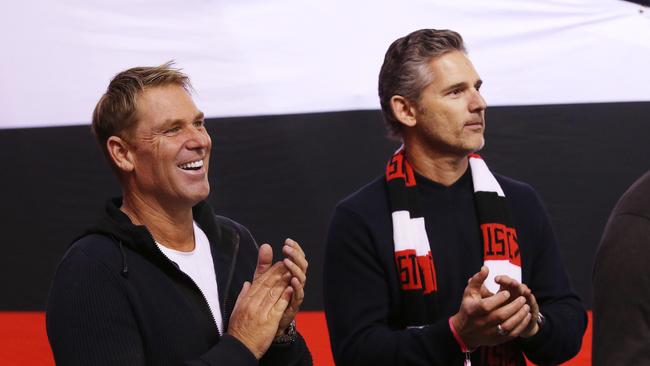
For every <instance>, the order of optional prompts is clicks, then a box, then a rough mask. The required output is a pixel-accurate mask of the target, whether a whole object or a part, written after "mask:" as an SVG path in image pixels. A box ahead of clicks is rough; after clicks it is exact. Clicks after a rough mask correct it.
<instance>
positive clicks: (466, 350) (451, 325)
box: [449, 317, 474, 366]
mask: <svg viewBox="0 0 650 366" xmlns="http://www.w3.org/2000/svg"><path fill="white" fill-rule="evenodd" d="M449 329H451V334H453V335H454V338H455V339H456V343H458V345H459V346H460V350H461V351H462V352H463V353H464V354H465V362H464V363H463V364H464V365H465V366H472V357H471V355H470V352H472V351H474V350H470V349H469V348H467V345H466V344H465V342H463V340H462V339H461V338H460V335H458V332H457V331H456V328H454V322H452V321H451V317H449Z"/></svg>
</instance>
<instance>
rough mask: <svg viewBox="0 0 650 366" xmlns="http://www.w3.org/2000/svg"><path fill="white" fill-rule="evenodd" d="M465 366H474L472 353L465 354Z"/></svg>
mask: <svg viewBox="0 0 650 366" xmlns="http://www.w3.org/2000/svg"><path fill="white" fill-rule="evenodd" d="M463 365H464V366H472V355H471V353H469V351H468V352H465V362H464V363H463Z"/></svg>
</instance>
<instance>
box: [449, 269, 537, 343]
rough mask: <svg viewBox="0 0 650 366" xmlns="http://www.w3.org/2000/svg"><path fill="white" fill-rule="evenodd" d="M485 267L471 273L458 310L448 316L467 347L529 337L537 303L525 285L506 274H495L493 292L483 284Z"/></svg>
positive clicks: (533, 323) (531, 334) (533, 333)
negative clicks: (495, 289) (495, 284)
mask: <svg viewBox="0 0 650 366" xmlns="http://www.w3.org/2000/svg"><path fill="white" fill-rule="evenodd" d="M487 277H488V268H487V267H485V266H483V267H481V270H480V271H479V272H478V273H476V274H475V275H474V276H472V277H471V278H470V279H469V281H468V283H467V287H465V291H464V292H463V299H462V302H461V305H460V309H459V311H458V313H456V314H455V315H453V316H452V317H451V318H450V320H451V322H452V323H453V326H454V328H455V329H456V331H457V332H458V336H460V338H461V339H462V340H463V342H464V343H465V344H466V345H467V347H468V348H469V349H475V348H477V347H480V346H493V345H497V344H501V343H504V342H507V341H509V340H512V339H514V338H516V337H522V338H530V337H532V336H534V335H535V334H536V333H537V331H538V330H539V325H538V322H537V319H538V318H539V317H540V314H539V305H538V304H537V300H536V299H535V296H534V295H533V293H532V291H531V290H530V289H529V288H528V286H526V285H524V284H522V283H519V282H518V281H516V280H514V279H512V278H510V277H508V276H496V277H495V278H494V281H495V282H496V283H497V284H499V285H500V286H501V287H500V289H499V291H497V293H496V294H494V293H492V292H490V291H489V290H488V289H487V287H485V284H484V282H485V280H486V279H487Z"/></svg>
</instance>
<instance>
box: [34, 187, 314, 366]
mask: <svg viewBox="0 0 650 366" xmlns="http://www.w3.org/2000/svg"><path fill="white" fill-rule="evenodd" d="M120 205H121V202H120V200H119V199H117V200H113V201H109V202H108V203H107V206H106V216H105V217H104V218H103V219H102V220H101V221H100V222H99V223H98V225H97V226H96V227H94V228H92V229H90V230H88V231H87V232H86V233H85V234H84V235H83V236H82V237H81V238H79V239H78V240H76V241H75V242H74V243H73V244H72V246H71V247H70V249H69V250H68V251H67V253H66V254H65V256H64V257H63V259H62V260H61V263H60V264H59V267H58V269H57V271H56V274H55V277H54V281H53V284H52V288H51V290H50V297H49V301H48V306H47V319H46V321H47V333H48V337H49V340H50V344H51V346H52V351H53V353H54V358H55V360H56V362H57V364H60V365H181V364H185V365H256V364H258V361H257V360H256V359H255V357H254V356H253V354H252V353H251V352H250V351H249V350H248V349H247V348H246V347H245V346H244V345H243V344H242V343H241V342H239V341H238V340H237V339H235V338H234V337H231V336H229V335H228V334H225V335H220V334H219V331H218V329H217V326H216V323H215V320H214V319H213V317H212V315H211V312H210V310H209V306H208V303H207V301H206V300H205V298H204V297H203V295H202V293H201V291H200V290H199V288H198V287H197V286H196V284H195V283H194V282H193V281H192V279H191V278H190V277H189V276H187V275H186V274H185V273H184V272H182V271H181V270H180V269H179V268H178V267H177V265H176V264H175V263H174V262H172V261H170V260H169V259H168V258H167V257H166V256H165V255H164V254H163V253H162V252H161V251H160V249H159V248H158V247H157V246H156V244H155V242H154V240H153V238H152V236H151V234H150V233H149V231H148V230H147V229H146V228H145V227H144V226H135V225H133V224H132V223H131V221H130V220H129V218H128V217H127V216H126V215H125V214H124V213H122V211H120V210H119V206H120ZM193 215H194V220H195V221H196V222H197V224H198V225H199V226H200V227H201V229H202V230H203V231H204V232H205V234H206V235H207V237H208V239H209V241H210V247H211V251H212V257H213V260H214V268H215V271H216V278H217V283H218V289H219V301H220V302H221V304H220V305H221V312H222V314H221V315H222V318H223V322H224V329H228V320H229V317H230V314H231V312H232V309H233V306H234V304H235V301H236V299H237V295H238V294H239V291H240V290H241V288H242V285H243V283H244V281H246V280H251V279H252V276H253V273H254V271H255V267H256V262H257V245H256V243H255V241H254V239H253V237H252V236H251V234H250V233H249V232H248V230H247V229H246V228H245V227H243V226H242V225H240V224H238V223H236V222H234V221H232V220H230V219H228V218H225V217H220V216H215V215H214V214H213V213H212V210H211V209H210V207H209V206H208V205H207V204H206V203H200V204H198V205H197V206H195V207H194V209H193ZM259 364H260V365H309V364H311V355H310V354H309V351H308V350H307V347H306V345H305V342H304V340H303V339H302V337H298V339H297V340H296V341H295V342H293V343H292V344H288V345H273V346H271V348H270V349H269V350H268V351H267V353H266V355H265V356H264V357H263V358H262V359H261V360H260V361H259Z"/></svg>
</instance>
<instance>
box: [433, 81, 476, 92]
mask: <svg viewBox="0 0 650 366" xmlns="http://www.w3.org/2000/svg"><path fill="white" fill-rule="evenodd" d="M467 84H468V83H466V82H464V81H461V82H460V83H456V84H453V85H450V86H448V87H446V88H444V89H442V93H447V92H450V91H452V90H454V89H457V88H465V87H467ZM474 85H478V86H481V85H483V80H481V79H478V80H476V82H475V83H474Z"/></svg>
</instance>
